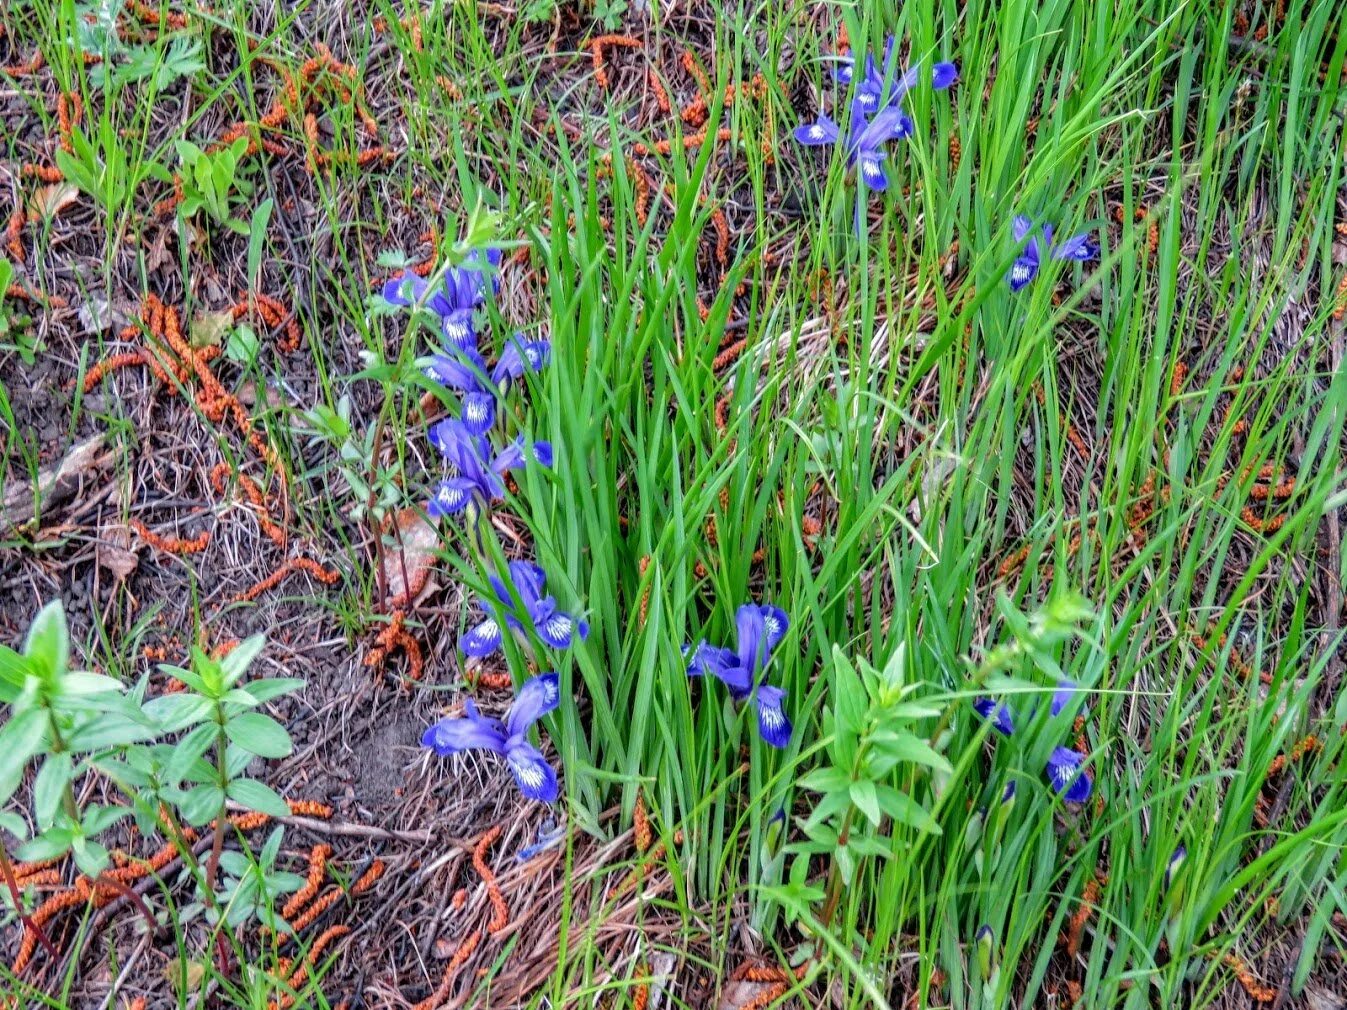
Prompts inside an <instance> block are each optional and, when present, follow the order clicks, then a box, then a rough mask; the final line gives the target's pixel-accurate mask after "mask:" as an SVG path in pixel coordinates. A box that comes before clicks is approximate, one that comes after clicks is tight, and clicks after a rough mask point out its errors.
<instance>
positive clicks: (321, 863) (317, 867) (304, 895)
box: [281, 844, 332, 920]
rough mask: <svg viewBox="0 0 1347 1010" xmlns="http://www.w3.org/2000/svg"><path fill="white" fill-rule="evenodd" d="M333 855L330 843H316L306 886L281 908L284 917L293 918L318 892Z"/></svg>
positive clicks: (310, 857)
mask: <svg viewBox="0 0 1347 1010" xmlns="http://www.w3.org/2000/svg"><path fill="white" fill-rule="evenodd" d="M331 855H332V846H330V845H321V844H320V845H315V846H314V847H313V848H312V849H311V850H310V851H309V874H308V877H307V879H305V881H304V886H303V887H301V888H300V889H299V890H298V891H296V892H295V893H294V894H292V895H291V896H290V898H289V900H288V901H286V903H285V906H284V907H283V908H282V909H281V917H282V918H284V919H287V920H289V919H291V918H293V917H294V916H295V915H296V914H297V913H298V912H299V910H300V909H301V908H303V907H304V906H305V905H306V904H308V902H309V901H310V899H312V898H313V896H314V895H315V894H317V893H318V888H319V887H320V886H322V883H323V877H324V876H325V875H326V874H327V860H328V857H329V856H331Z"/></svg>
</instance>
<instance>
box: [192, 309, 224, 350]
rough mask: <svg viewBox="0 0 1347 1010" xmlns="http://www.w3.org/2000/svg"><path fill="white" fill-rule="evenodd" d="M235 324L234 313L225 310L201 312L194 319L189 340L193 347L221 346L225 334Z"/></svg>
mask: <svg viewBox="0 0 1347 1010" xmlns="http://www.w3.org/2000/svg"><path fill="white" fill-rule="evenodd" d="M233 325H234V313H232V312H230V311H228V310H225V311H224V312H199V313H197V315H196V317H195V318H194V319H193V320H192V329H191V333H190V334H189V336H188V341H189V342H190V343H191V345H192V346H193V347H197V348H200V347H219V346H220V344H221V342H222V341H223V340H224V335H225V334H226V333H228V332H229V328H230V327H231V326H233Z"/></svg>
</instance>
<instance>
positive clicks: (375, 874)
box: [351, 859, 388, 895]
mask: <svg viewBox="0 0 1347 1010" xmlns="http://www.w3.org/2000/svg"><path fill="white" fill-rule="evenodd" d="M387 869H388V864H387V863H385V862H384V861H383V860H382V859H376V860H374V862H372V863H370V864H369V869H368V870H366V871H365V872H364V873H362V874H361V875H360V877H359V878H358V879H357V880H356V882H355V883H354V884H352V885H351V894H353V895H361V894H364V893H366V892H367V891H369V890H370V889H371V888H373V887H374V885H375V884H377V883H378V882H379V880H380V878H382V877H383V875H384V871H385V870H387Z"/></svg>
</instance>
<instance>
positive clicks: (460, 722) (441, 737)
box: [421, 709, 505, 757]
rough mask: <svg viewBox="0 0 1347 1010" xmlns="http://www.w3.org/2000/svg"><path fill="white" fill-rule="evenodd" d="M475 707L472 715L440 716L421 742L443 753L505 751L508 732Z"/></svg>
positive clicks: (444, 754) (440, 753) (444, 755)
mask: <svg viewBox="0 0 1347 1010" xmlns="http://www.w3.org/2000/svg"><path fill="white" fill-rule="evenodd" d="M472 711H473V715H468V716H459V717H453V718H449V719H441V720H440V721H439V722H437V723H435V725H433V726H431V727H429V728H428V729H427V730H426V731H425V733H424V734H422V736H421V743H422V744H423V745H424V746H426V747H429V748H430V749H431V750H433V751H434V752H435V753H436V754H438V755H440V757H447V756H448V755H450V754H457V753H459V752H460V751H465V750H477V749H481V750H490V751H495V752H496V753H497V754H502V753H504V752H505V734H504V733H502V732H501V730H500V729H499V724H498V723H496V721H495V720H494V719H484V718H482V717H481V716H477V715H475V713H476V710H475V709H473V710H472Z"/></svg>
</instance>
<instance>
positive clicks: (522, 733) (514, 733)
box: [421, 673, 561, 803]
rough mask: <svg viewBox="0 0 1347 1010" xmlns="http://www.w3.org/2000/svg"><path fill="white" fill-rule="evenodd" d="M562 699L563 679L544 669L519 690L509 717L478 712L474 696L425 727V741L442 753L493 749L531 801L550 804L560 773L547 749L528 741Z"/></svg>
mask: <svg viewBox="0 0 1347 1010" xmlns="http://www.w3.org/2000/svg"><path fill="white" fill-rule="evenodd" d="M560 703H561V687H560V679H559V678H558V677H557V675H556V674H555V673H544V674H542V675H541V676H538V677H533V678H532V679H530V680H528V681H527V682H525V684H524V686H523V687H521V688H520V689H519V696H518V697H516V698H515V700H514V704H513V705H511V706H510V711H509V712H507V713H506V714H505V721H504V722H501V721H500V720H499V719H492V718H490V717H489V716H484V715H482V714H481V713H480V712H478V711H477V706H476V704H475V703H474V702H473V700H472V699H471V698H469V699H468V700H467V701H466V702H464V703H463V715H461V716H452V717H450V718H447V719H441V720H440V721H439V722H437V723H435V725H433V726H431V727H430V728H429V729H427V730H426V732H425V734H424V735H423V736H422V737H421V743H422V744H424V745H425V746H427V747H429V748H430V749H431V750H433V751H434V752H435V753H436V754H438V755H439V756H440V757H448V756H449V755H450V754H458V753H461V752H463V751H466V750H489V751H491V752H493V753H495V754H499V755H501V756H502V757H504V758H505V763H506V764H507V765H509V767H510V773H511V774H512V775H513V776H514V780H515V782H517V783H518V784H519V791H520V792H522V793H523V794H524V795H525V796H527V797H528V798H529V799H531V800H538V801H540V802H542V803H551V802H553V801H554V800H555V799H556V798H557V774H556V772H554V771H553V770H552V766H551V765H549V764H548V763H547V760H546V759H545V758H544V757H543V755H542V752H541V751H539V750H538V748H537V747H535V746H533V744H531V743H529V739H528V732H529V728H530V727H531V726H532V725H533V724H534V723H535V722H537V721H538V720H539V719H541V718H542V717H543V716H544V715H546V714H547V713H548V712H551V711H552V710H553V709H554V708H556V707H557V705H559V704H560Z"/></svg>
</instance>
